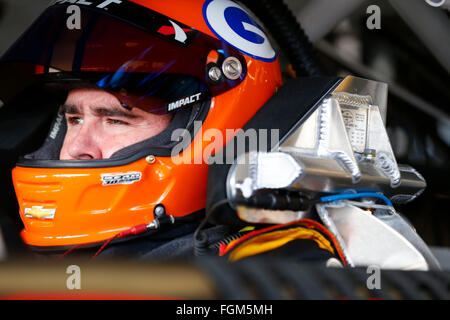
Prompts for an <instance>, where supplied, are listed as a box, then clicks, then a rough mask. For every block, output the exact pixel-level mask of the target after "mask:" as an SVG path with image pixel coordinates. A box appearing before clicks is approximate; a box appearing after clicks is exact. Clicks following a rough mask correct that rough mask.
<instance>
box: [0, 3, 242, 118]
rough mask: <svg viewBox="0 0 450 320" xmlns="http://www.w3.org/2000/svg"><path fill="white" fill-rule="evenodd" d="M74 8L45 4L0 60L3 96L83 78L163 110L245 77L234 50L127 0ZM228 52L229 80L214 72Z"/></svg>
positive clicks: (127, 100) (125, 99)
mask: <svg viewBox="0 0 450 320" xmlns="http://www.w3.org/2000/svg"><path fill="white" fill-rule="evenodd" d="M78 8H79V10H80V11H79V15H78V19H77V17H75V16H74V17H72V16H71V15H69V14H68V13H67V12H68V10H67V9H68V5H61V4H57V5H53V6H51V7H49V8H48V9H47V10H46V11H45V12H44V13H43V14H42V15H41V16H40V17H39V18H38V20H36V22H35V23H34V24H33V25H32V26H31V27H30V28H29V30H28V31H26V32H25V33H24V34H23V35H22V37H21V38H20V39H19V40H18V41H17V42H16V43H15V44H14V45H13V46H12V47H11V48H10V50H9V51H8V52H6V54H5V55H4V56H3V57H2V58H1V59H0V99H1V100H3V101H5V102H7V101H8V100H10V99H12V98H13V96H14V95H17V94H19V93H20V92H22V91H23V90H24V89H25V88H26V87H28V86H31V85H37V84H42V83H58V84H67V85H68V86H67V87H66V88H70V84H71V83H76V82H83V83H84V82H86V81H87V82H89V83H90V84H93V85H95V86H97V87H98V88H101V89H104V90H106V91H108V92H110V93H112V94H114V95H115V96H116V97H117V98H118V99H119V101H120V102H121V103H122V105H123V106H124V107H127V108H134V107H136V108H140V109H143V110H145V111H147V112H151V113H157V114H163V113H169V112H175V111H177V110H179V109H180V108H183V107H187V106H189V105H191V104H193V103H196V102H198V101H200V100H204V99H207V98H209V97H211V96H215V95H218V94H221V93H223V92H225V91H227V90H230V89H232V88H234V87H236V86H237V85H239V84H240V83H241V82H242V81H243V79H244V78H245V75H246V64H245V59H244V57H243V56H242V55H241V54H240V53H239V52H238V51H237V50H236V49H234V48H232V47H230V46H228V45H227V44H225V43H223V42H222V41H219V40H218V39H215V38H213V37H210V36H208V35H206V34H203V33H201V32H199V31H197V30H195V29H192V28H190V27H188V26H185V25H183V24H182V23H179V22H176V21H174V20H173V19H169V18H168V17H166V16H164V15H161V14H159V13H157V12H155V11H152V10H150V9H147V8H144V7H141V6H138V5H136V4H134V3H130V2H127V3H126V6H120V11H119V10H115V11H114V10H108V11H105V10H102V9H96V8H95V7H94V8H90V7H85V6H78ZM73 19H74V20H73ZM230 56H233V57H235V58H237V60H238V61H239V62H240V67H241V70H240V74H239V76H238V77H237V78H236V79H234V80H232V79H228V78H226V77H224V76H223V74H222V73H221V72H220V69H221V66H222V63H223V61H224V60H225V59H226V58H227V57H230ZM212 68H215V69H214V70H215V71H216V72H215V73H214V75H215V76H214V77H212V78H211V77H210V76H209V75H210V74H211V72H210V71H211V69H212ZM217 68H218V69H217ZM217 70H219V72H218V73H217ZM217 75H219V76H217Z"/></svg>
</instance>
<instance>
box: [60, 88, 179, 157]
mask: <svg viewBox="0 0 450 320" xmlns="http://www.w3.org/2000/svg"><path fill="white" fill-rule="evenodd" d="M62 108H63V112H64V114H65V118H66V121H67V134H66V136H65V138H64V143H63V146H62V149H61V153H60V159H61V160H93V159H107V158H109V157H111V155H112V154H113V153H114V152H116V151H118V150H120V149H122V148H124V147H126V146H129V145H132V144H134V143H137V142H140V141H143V140H145V139H148V138H150V137H153V136H155V135H157V134H158V133H160V132H161V131H163V130H164V129H166V128H167V126H168V125H169V123H170V120H171V115H155V114H151V113H148V112H145V111H143V110H140V109H137V108H133V109H132V110H131V111H128V110H126V109H125V108H124V107H122V106H121V104H120V102H119V100H117V98H116V97H114V96H113V95H112V94H110V93H107V92H105V91H102V90H96V89H76V90H72V91H70V93H69V95H68V97H67V100H66V102H65V104H64V106H63V107H62Z"/></svg>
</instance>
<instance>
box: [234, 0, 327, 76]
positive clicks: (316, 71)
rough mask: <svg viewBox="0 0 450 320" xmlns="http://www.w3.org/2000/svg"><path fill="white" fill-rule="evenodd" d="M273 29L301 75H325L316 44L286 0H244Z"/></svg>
mask: <svg viewBox="0 0 450 320" xmlns="http://www.w3.org/2000/svg"><path fill="white" fill-rule="evenodd" d="M241 2H242V4H244V5H245V6H246V7H247V8H248V9H250V10H251V11H252V12H253V13H254V14H255V15H256V17H258V18H259V19H260V20H261V22H262V23H263V24H264V26H265V27H266V28H267V29H268V30H269V32H270V34H271V35H272V37H273V38H274V40H275V41H276V42H277V43H278V45H279V46H280V48H281V50H282V51H283V53H284V54H285V55H286V57H287V58H288V60H289V62H290V63H291V64H292V67H293V69H294V71H295V73H296V75H297V77H311V76H324V75H325V73H324V71H323V70H322V68H321V66H320V65H319V63H318V62H317V61H316V57H315V54H314V48H313V46H312V44H311V42H310V41H309V39H308V37H307V35H306V34H305V32H304V30H303V29H302V27H301V26H300V24H299V23H298V21H297V19H296V18H295V16H294V15H293V14H292V11H291V10H290V9H289V7H288V6H287V5H286V4H285V3H284V2H283V0H241Z"/></svg>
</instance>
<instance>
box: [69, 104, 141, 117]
mask: <svg viewBox="0 0 450 320" xmlns="http://www.w3.org/2000/svg"><path fill="white" fill-rule="evenodd" d="M60 112H61V113H62V114H81V111H80V109H79V108H78V107H77V106H76V105H71V104H65V105H62V106H61V109H60ZM93 112H94V114H95V115H96V116H100V117H101V116H103V117H123V118H127V119H136V118H141V116H139V115H136V114H133V113H130V112H128V111H125V110H122V109H119V108H116V107H112V108H105V107H96V108H93Z"/></svg>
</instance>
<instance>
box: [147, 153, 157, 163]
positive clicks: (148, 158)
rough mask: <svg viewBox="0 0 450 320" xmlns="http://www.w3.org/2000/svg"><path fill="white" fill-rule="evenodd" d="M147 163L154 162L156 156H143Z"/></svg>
mask: <svg viewBox="0 0 450 320" xmlns="http://www.w3.org/2000/svg"><path fill="white" fill-rule="evenodd" d="M145 161H147V163H148V164H154V163H155V161H156V157H155V156H154V155H149V156H147V157H146V158H145Z"/></svg>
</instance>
